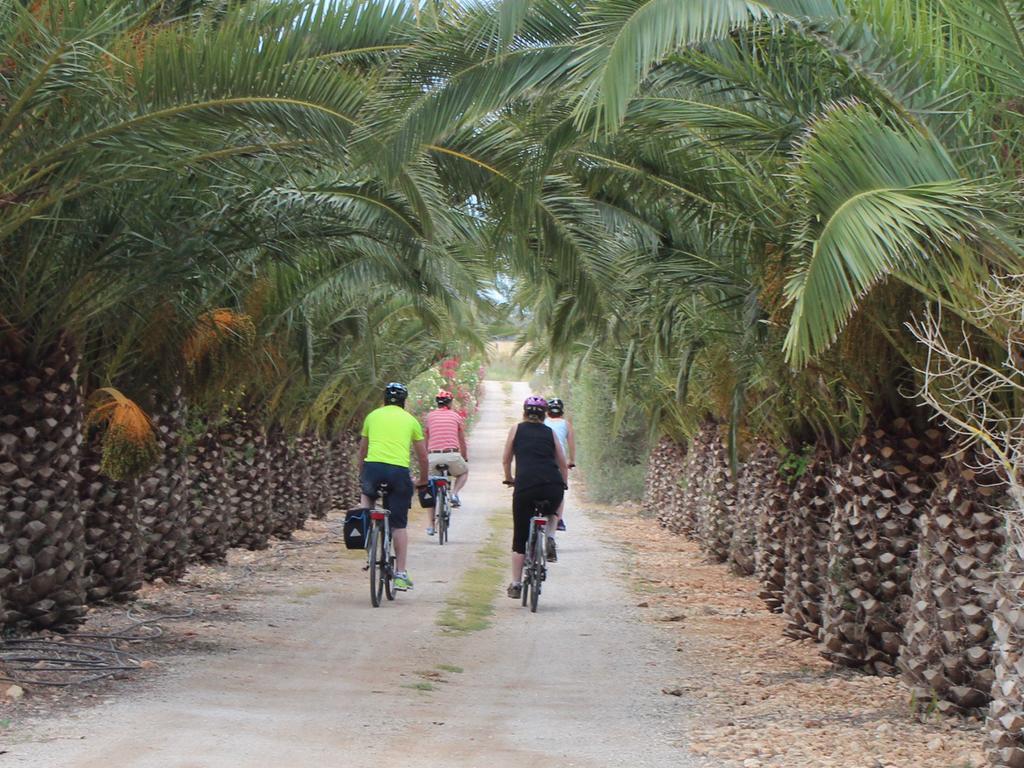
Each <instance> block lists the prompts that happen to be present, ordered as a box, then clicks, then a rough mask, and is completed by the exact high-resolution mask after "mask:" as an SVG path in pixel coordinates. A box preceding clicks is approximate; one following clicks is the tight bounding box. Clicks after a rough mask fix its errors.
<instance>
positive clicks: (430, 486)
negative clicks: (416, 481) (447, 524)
mask: <svg viewBox="0 0 1024 768" xmlns="http://www.w3.org/2000/svg"><path fill="white" fill-rule="evenodd" d="M436 493H437V489H436V488H435V487H434V481H433V480H431V481H430V482H429V483H427V484H426V485H424V486H423V487H422V488H420V489H419V490H418V491H417V495H418V496H419V497H420V506H421V507H423V508H424V509H430V508H432V507H433V506H434V498H435V494H436Z"/></svg>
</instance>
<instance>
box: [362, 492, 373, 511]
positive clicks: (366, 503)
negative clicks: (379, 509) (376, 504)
mask: <svg viewBox="0 0 1024 768" xmlns="http://www.w3.org/2000/svg"><path fill="white" fill-rule="evenodd" d="M359 506H360V508H362V509H370V508H371V507H372V506H373V501H372V500H371V499H370V497H369V496H367V495H366V494H365V493H362V494H360V495H359Z"/></svg>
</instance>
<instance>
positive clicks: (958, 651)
mask: <svg viewBox="0 0 1024 768" xmlns="http://www.w3.org/2000/svg"><path fill="white" fill-rule="evenodd" d="M970 463H971V462H967V463H966V464H965V462H964V459H963V455H962V454H957V455H955V456H951V457H950V458H948V459H947V460H946V461H945V465H944V468H943V471H942V473H941V474H940V475H939V480H938V484H937V485H936V487H935V490H934V492H933V493H932V496H931V502H930V504H929V508H928V509H927V510H926V511H925V512H924V514H923V515H922V517H921V538H920V543H919V545H918V557H917V565H916V567H915V568H914V574H913V576H912V578H911V605H910V612H909V614H908V616H907V620H906V625H905V627H904V630H903V648H902V651H901V653H900V657H899V668H900V670H901V671H902V673H903V678H904V680H906V682H907V684H908V685H909V686H910V688H911V691H912V692H913V696H914V700H915V701H916V702H917V704H918V706H919V708H921V709H922V710H924V709H927V708H929V707H931V706H932V703H933V702H935V706H936V708H937V709H938V710H939V711H940V712H942V713H943V714H963V713H966V712H968V711H970V710H975V709H977V708H979V707H983V706H985V705H987V704H988V703H989V701H990V700H991V694H992V683H993V682H994V680H995V671H994V670H993V668H992V640H993V635H992V621H991V614H992V612H993V611H994V610H995V607H996V594H995V591H994V584H995V580H996V578H997V576H998V566H999V564H998V559H999V557H1000V554H1001V551H1002V548H1003V543H1004V530H1005V529H1004V526H1003V519H1004V514H1005V509H1004V508H1002V506H1001V502H1002V501H1004V499H1003V498H1002V496H1003V491H1002V488H1001V487H1000V485H999V484H998V483H997V482H996V481H995V479H994V478H987V479H986V478H978V477H976V475H975V472H974V471H973V470H972V469H970V466H969V465H970Z"/></svg>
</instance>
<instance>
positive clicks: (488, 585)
mask: <svg viewBox="0 0 1024 768" xmlns="http://www.w3.org/2000/svg"><path fill="white" fill-rule="evenodd" d="M487 527H488V528H489V529H490V535H489V536H488V537H487V541H486V542H484V545H483V546H482V547H481V548H480V549H479V550H478V551H477V562H476V564H475V565H474V566H473V567H472V568H470V569H469V570H468V571H466V572H465V573H464V574H463V575H462V579H461V580H460V581H459V584H458V586H456V588H455V590H454V591H453V592H452V594H451V596H450V597H449V598H448V599H447V600H446V601H445V602H446V605H445V607H444V608H443V609H442V610H441V613H440V614H439V615H438V617H437V624H438V626H440V627H441V628H442V629H443V630H444V632H445V633H446V634H453V635H465V634H469V633H470V632H479V631H480V630H482V629H487V627H489V626H491V616H492V615H493V614H494V602H495V600H496V599H497V596H498V587H499V586H500V585H501V582H502V578H503V575H504V573H505V568H506V566H507V565H508V551H507V550H508V535H509V532H510V531H511V530H512V515H511V514H509V513H508V511H502V512H495V513H493V514H492V515H491V516H490V517H489V518H488V519H487Z"/></svg>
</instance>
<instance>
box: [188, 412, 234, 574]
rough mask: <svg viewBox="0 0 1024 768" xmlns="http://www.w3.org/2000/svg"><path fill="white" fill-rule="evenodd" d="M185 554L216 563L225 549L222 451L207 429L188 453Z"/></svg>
mask: <svg viewBox="0 0 1024 768" xmlns="http://www.w3.org/2000/svg"><path fill="white" fill-rule="evenodd" d="M188 463H189V467H188V472H189V499H188V502H189V504H188V509H189V513H188V528H189V542H190V546H189V556H190V558H191V559H192V560H199V561H201V562H204V563H219V562H222V561H223V560H224V559H225V558H226V557H227V551H228V517H227V510H228V490H227V471H226V470H225V467H224V455H223V450H222V448H221V445H220V442H219V441H218V440H217V435H215V434H214V433H213V432H212V431H209V430H207V431H206V432H204V433H203V434H202V435H201V436H200V438H199V439H198V440H197V441H196V444H195V445H194V446H193V447H192V451H191V452H190V453H189V455H188Z"/></svg>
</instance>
